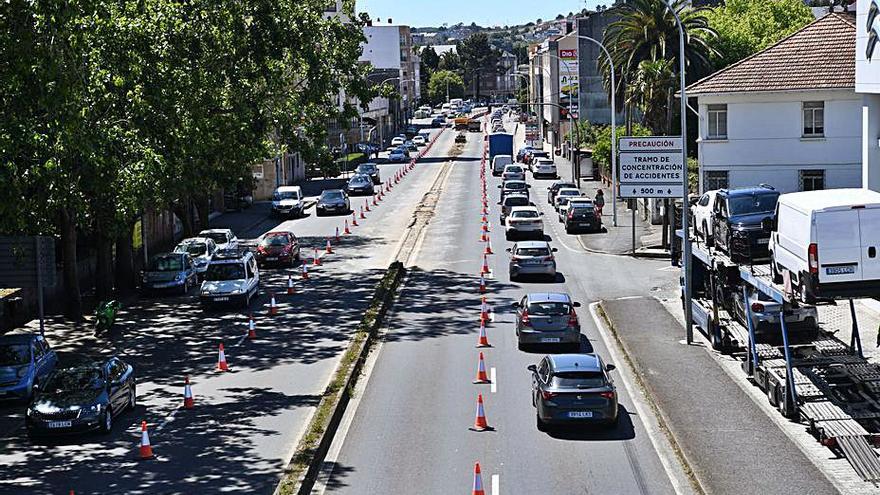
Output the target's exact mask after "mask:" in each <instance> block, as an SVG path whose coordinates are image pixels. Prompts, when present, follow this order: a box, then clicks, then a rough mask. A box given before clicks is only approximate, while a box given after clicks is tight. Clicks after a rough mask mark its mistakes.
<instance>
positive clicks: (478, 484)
mask: <svg viewBox="0 0 880 495" xmlns="http://www.w3.org/2000/svg"><path fill="white" fill-rule="evenodd" d="M471 495H486V492H485V491H484V490H483V475H482V474H481V473H480V463H479V462H475V463H474V490H473V491H472V492H471Z"/></svg>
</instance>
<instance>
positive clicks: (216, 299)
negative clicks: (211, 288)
mask: <svg viewBox="0 0 880 495" xmlns="http://www.w3.org/2000/svg"><path fill="white" fill-rule="evenodd" d="M214 300H215V301H218V302H221V301H228V300H229V298H228V297H215V298H214Z"/></svg>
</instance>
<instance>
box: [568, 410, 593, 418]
mask: <svg viewBox="0 0 880 495" xmlns="http://www.w3.org/2000/svg"><path fill="white" fill-rule="evenodd" d="M568 417H569V418H592V417H593V411H569V412H568Z"/></svg>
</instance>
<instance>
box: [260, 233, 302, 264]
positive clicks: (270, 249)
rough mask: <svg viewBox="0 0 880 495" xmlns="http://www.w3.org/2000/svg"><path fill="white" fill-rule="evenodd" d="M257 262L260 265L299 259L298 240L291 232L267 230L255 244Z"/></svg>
mask: <svg viewBox="0 0 880 495" xmlns="http://www.w3.org/2000/svg"><path fill="white" fill-rule="evenodd" d="M256 254H257V256H256V258H257V263H258V264H259V265H260V266H264V265H270V264H279V265H280V264H287V265H289V266H293V265H295V264H296V262H297V261H299V241H297V239H296V236H295V235H293V233H291V232H269V233H267V234H265V235H264V236H263V237H262V239H260V243H259V244H258V245H257V253H256Z"/></svg>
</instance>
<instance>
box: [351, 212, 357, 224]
mask: <svg viewBox="0 0 880 495" xmlns="http://www.w3.org/2000/svg"><path fill="white" fill-rule="evenodd" d="M351 226H352V227H357V226H358V219H357V215H356V214H355V212H351Z"/></svg>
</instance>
